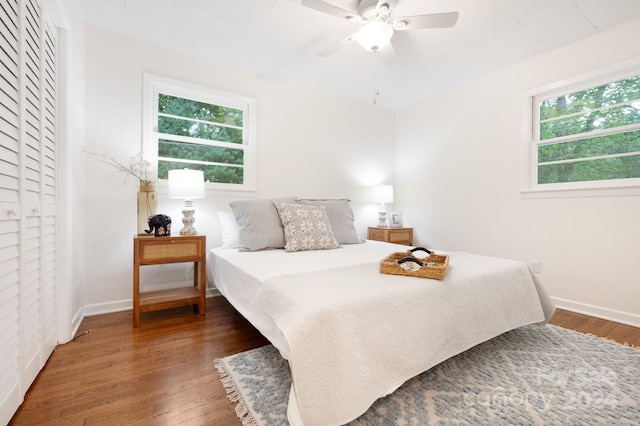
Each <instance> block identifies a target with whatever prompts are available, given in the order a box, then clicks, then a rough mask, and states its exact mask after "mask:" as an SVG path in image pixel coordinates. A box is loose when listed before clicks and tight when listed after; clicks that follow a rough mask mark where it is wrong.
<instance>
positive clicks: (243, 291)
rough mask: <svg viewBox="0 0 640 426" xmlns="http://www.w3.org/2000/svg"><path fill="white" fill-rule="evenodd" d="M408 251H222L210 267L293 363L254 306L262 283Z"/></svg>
mask: <svg viewBox="0 0 640 426" xmlns="http://www.w3.org/2000/svg"><path fill="white" fill-rule="evenodd" d="M407 249H408V247H407V246H405V245H399V244H391V243H384V242H380V241H371V240H368V241H366V242H364V243H362V244H345V245H343V246H342V247H341V248H340V249H336V250H314V251H301V252H294V253H286V252H285V251H284V250H261V251H259V252H239V251H238V249H229V248H221V247H218V248H214V249H212V250H210V252H209V259H208V260H207V266H208V268H209V274H210V275H209V276H212V277H213V279H214V284H215V286H216V288H217V289H218V290H219V291H220V293H221V294H222V295H223V296H224V297H226V298H227V300H229V302H231V304H232V305H233V306H234V307H235V308H236V309H237V310H238V312H240V313H241V314H242V315H243V316H244V317H245V318H247V319H248V320H249V321H250V322H251V323H252V324H253V326H254V327H256V328H257V329H258V330H259V331H260V332H261V333H262V334H263V335H264V336H265V337H266V338H267V339H269V341H271V343H273V345H274V346H275V347H276V348H278V350H279V351H280V353H281V355H282V356H283V357H284V358H286V359H289V355H290V353H291V352H290V349H289V345H288V344H287V342H286V340H285V339H284V338H283V336H282V333H281V332H280V330H279V328H278V327H277V326H276V324H275V323H274V321H273V320H272V319H271V317H270V316H268V315H266V314H265V313H264V312H263V311H261V310H260V309H259V308H257V307H256V306H255V305H254V304H253V303H251V300H252V299H253V297H254V296H255V294H256V292H257V291H258V288H259V287H260V284H261V283H262V282H264V281H266V280H268V279H271V278H275V277H278V276H283V275H289V274H296V273H301V272H313V271H319V270H324V269H330V268H337V267H342V266H349V265H359V264H364V263H371V262H378V261H380V260H381V259H383V258H384V257H386V256H388V255H389V254H390V253H393V252H396V251H406V250H407Z"/></svg>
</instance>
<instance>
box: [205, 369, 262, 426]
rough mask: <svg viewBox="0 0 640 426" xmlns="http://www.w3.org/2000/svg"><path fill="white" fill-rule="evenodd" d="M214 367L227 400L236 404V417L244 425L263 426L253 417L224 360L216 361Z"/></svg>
mask: <svg viewBox="0 0 640 426" xmlns="http://www.w3.org/2000/svg"><path fill="white" fill-rule="evenodd" d="M213 365H214V366H215V367H216V369H217V370H218V375H219V376H220V381H221V382H222V387H224V390H225V392H226V393H227V399H229V401H231V402H233V403H234V404H236V409H235V411H236V415H237V416H238V418H239V419H240V421H241V422H242V425H243V426H261V425H260V422H258V420H257V419H256V418H255V416H254V415H253V411H251V408H250V407H249V404H247V402H246V401H245V399H244V397H243V396H242V392H240V389H239V388H238V386H237V385H236V382H235V380H234V379H233V376H232V375H231V373H230V372H229V370H228V369H227V367H226V365H225V363H224V360H223V359H222V358H218V359H215V360H214V361H213Z"/></svg>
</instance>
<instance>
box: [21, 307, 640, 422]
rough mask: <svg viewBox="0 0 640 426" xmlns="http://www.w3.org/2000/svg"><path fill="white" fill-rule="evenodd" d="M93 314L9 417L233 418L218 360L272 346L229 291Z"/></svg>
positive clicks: (628, 336) (595, 327) (628, 335)
mask: <svg viewBox="0 0 640 426" xmlns="http://www.w3.org/2000/svg"><path fill="white" fill-rule="evenodd" d="M551 323H553V324H555V325H558V326H561V327H565V328H570V329H573V330H576V331H580V332H584V333H591V334H594V335H598V336H602V337H605V338H608V339H612V340H616V341H618V342H626V343H628V344H631V345H634V346H638V347H640V328H635V327H630V326H626V325H622V324H617V323H613V322H610V321H605V320H600V319H597V318H591V317H587V316H584V315H580V314H575V313H572V312H567V311H561V310H558V311H556V313H555V314H554V316H553V318H552V321H551ZM131 324H132V313H131V311H128V312H119V313H113V314H106V315H99V316H94V317H87V318H85V319H84V321H83V322H82V325H81V327H80V329H79V330H78V335H80V334H81V333H83V332H85V331H87V330H91V331H90V332H89V333H87V334H85V335H82V336H80V337H77V339H76V340H75V341H71V342H69V343H67V344H64V345H60V346H58V347H57V348H56V349H55V350H54V352H53V354H52V355H51V357H50V358H49V361H48V362H47V365H46V366H45V368H44V369H43V370H42V371H41V372H40V374H39V376H38V378H37V379H36V381H35V382H34V384H33V385H32V386H31V389H30V390H29V391H28V392H27V395H26V396H25V401H24V403H23V404H22V406H21V407H20V409H19V410H18V412H17V413H16V414H15V415H14V417H13V419H12V421H11V422H10V424H11V425H36V424H37V425H62V424H64V425H94V424H109V425H116V424H117V425H123V424H133V423H135V424H137V425H177V424H188V425H234V426H239V425H240V424H241V423H240V421H239V420H238V418H237V417H236V414H235V412H234V404H232V403H231V402H229V401H228V400H227V397H226V394H225V391H224V389H223V387H222V384H221V383H220V381H219V380H218V372H217V370H216V369H215V367H214V366H213V360H214V359H215V358H220V357H224V356H227V355H231V354H234V353H238V352H242V351H245V350H248V349H252V348H256V347H259V346H262V345H265V344H267V341H266V340H265V339H264V338H263V337H262V335H261V334H260V333H258V332H257V331H256V330H255V329H254V328H253V327H252V326H251V325H250V324H249V323H248V322H247V321H246V320H245V319H244V318H243V317H242V316H241V315H240V314H238V313H237V312H236V311H235V310H234V309H233V307H231V305H229V303H228V302H227V301H226V300H225V299H224V298H222V297H216V298H213V299H209V300H208V302H207V315H206V317H201V316H199V315H194V314H193V313H192V310H191V308H190V307H187V308H176V309H172V310H166V311H159V312H153V313H148V314H143V315H142V317H141V325H140V327H139V328H132V326H131Z"/></svg>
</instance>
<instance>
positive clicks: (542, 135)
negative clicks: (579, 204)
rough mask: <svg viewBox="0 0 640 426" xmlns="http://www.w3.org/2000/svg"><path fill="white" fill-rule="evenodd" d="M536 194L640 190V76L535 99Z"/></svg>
mask: <svg viewBox="0 0 640 426" xmlns="http://www.w3.org/2000/svg"><path fill="white" fill-rule="evenodd" d="M531 99H532V107H533V108H532V110H533V111H532V112H533V126H532V135H531V136H532V137H531V149H530V159H531V164H532V167H531V169H532V172H533V173H532V174H531V177H530V181H531V182H530V183H531V185H530V187H531V188H532V189H563V188H564V189H584V188H598V187H615V186H634V185H640V71H639V70H637V69H636V71H635V72H633V73H627V74H626V75H624V74H623V75H620V74H619V75H618V76H616V77H613V78H612V77H610V78H607V79H601V80H599V81H595V80H591V82H590V83H589V84H584V83H583V84H581V85H574V86H572V87H570V88H568V87H566V86H565V87H564V88H561V89H559V90H554V91H553V92H548V93H545V94H542V95H536V96H533V97H532V98H531Z"/></svg>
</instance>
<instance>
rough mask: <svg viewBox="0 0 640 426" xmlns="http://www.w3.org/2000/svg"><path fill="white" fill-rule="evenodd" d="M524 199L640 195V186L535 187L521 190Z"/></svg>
mask: <svg viewBox="0 0 640 426" xmlns="http://www.w3.org/2000/svg"><path fill="white" fill-rule="evenodd" d="M520 195H521V197H522V199H523V200H535V199H543V198H592V197H633V196H640V186H619V187H606V188H604V187H603V188H581V189H576V188H572V189H535V190H524V191H520Z"/></svg>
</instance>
